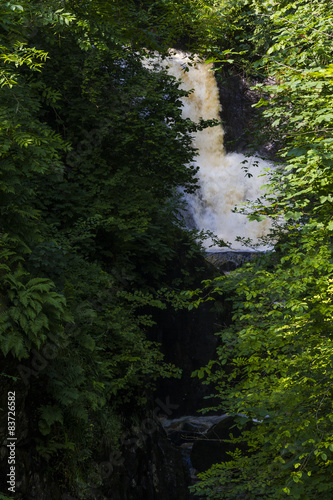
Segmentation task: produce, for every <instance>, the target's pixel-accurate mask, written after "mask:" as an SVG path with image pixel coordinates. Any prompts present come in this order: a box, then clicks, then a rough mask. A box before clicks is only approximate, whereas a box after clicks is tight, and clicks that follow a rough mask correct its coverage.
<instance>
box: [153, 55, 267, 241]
mask: <svg viewBox="0 0 333 500" xmlns="http://www.w3.org/2000/svg"><path fill="white" fill-rule="evenodd" d="M162 64H163V65H164V66H166V67H167V68H168V73H169V74H171V75H173V76H175V77H176V78H178V79H180V80H181V88H183V89H184V90H188V91H189V90H194V92H192V93H191V94H190V95H189V97H187V98H184V99H183V111H182V113H183V117H184V118H190V119H191V120H192V121H194V122H198V121H199V119H200V118H203V119H205V120H207V119H216V120H220V111H221V104H220V100H219V92H218V87H217V83H216V80H215V76H214V71H211V70H212V64H205V63H200V62H198V63H196V64H193V59H192V60H191V59H190V57H189V56H187V55H186V54H184V53H182V52H179V51H172V55H171V56H170V57H169V58H168V59H167V60H165V61H164V62H163V63H162ZM222 105H223V103H222ZM193 143H194V146H195V147H196V148H197V149H198V153H199V156H197V157H196V163H197V165H198V166H199V167H200V169H199V172H198V177H199V185H200V190H199V192H198V193H197V194H194V195H189V194H187V195H185V197H186V202H187V205H188V211H189V212H190V215H191V218H192V219H193V221H194V223H195V226H196V228H197V229H199V230H205V231H206V230H209V231H212V232H213V233H214V234H215V235H216V236H217V237H218V239H222V240H224V241H225V242H230V243H231V249H232V250H246V248H244V246H243V247H242V246H241V244H240V243H239V242H237V241H236V238H237V236H239V237H242V238H251V239H252V241H253V243H254V244H258V239H259V238H260V237H261V236H264V235H265V234H267V233H268V230H269V222H268V221H267V220H266V221H262V222H257V221H253V222H250V221H249V220H248V218H247V217H246V216H245V215H242V214H241V213H235V212H233V209H234V208H235V206H236V205H238V206H240V205H241V204H243V203H245V202H247V201H255V200H256V199H257V198H258V197H259V196H260V195H262V194H263V191H261V190H260V188H261V186H262V185H263V184H264V183H265V182H267V177H266V174H265V172H264V170H266V169H267V168H269V166H270V164H269V163H268V162H265V161H263V160H260V159H259V158H256V157H251V158H247V157H245V156H244V155H242V154H237V153H232V154H226V152H225V150H224V146H223V128H222V126H221V125H217V126H215V127H211V128H207V129H205V130H203V131H199V132H197V133H196V134H194V135H193ZM244 162H245V163H244ZM244 165H246V168H247V169H248V173H250V174H251V175H252V177H249V176H247V175H246V172H245V171H244ZM242 167H243V168H242ZM265 177H266V179H265ZM206 245H207V249H208V247H209V246H210V250H219V251H221V249H220V248H218V247H216V246H215V247H214V245H213V246H212V242H211V241H210V240H207V241H206ZM265 248H266V247H264V246H258V247H257V250H263V249H265Z"/></svg>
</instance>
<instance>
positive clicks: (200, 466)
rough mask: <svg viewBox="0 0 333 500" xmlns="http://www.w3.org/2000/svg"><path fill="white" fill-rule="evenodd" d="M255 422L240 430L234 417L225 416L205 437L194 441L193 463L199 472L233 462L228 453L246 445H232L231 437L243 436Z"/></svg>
mask: <svg viewBox="0 0 333 500" xmlns="http://www.w3.org/2000/svg"><path fill="white" fill-rule="evenodd" d="M252 425H254V424H253V422H252V421H250V420H249V421H248V422H247V424H246V425H245V426H244V427H243V429H242V430H240V429H239V428H238V427H237V426H236V425H235V419H234V417H231V416H228V415H225V416H224V418H222V419H221V421H220V422H219V423H218V424H216V425H214V426H212V427H211V428H210V429H209V430H208V431H207V432H206V433H205V434H204V435H203V436H201V437H200V438H199V439H197V440H196V441H194V443H193V447H192V451H191V462H192V465H193V467H194V468H195V469H196V470H197V471H198V472H203V471H205V470H207V469H209V468H210V467H211V466H212V465H213V464H216V463H220V462H227V461H229V460H231V457H230V455H229V454H228V452H230V451H235V449H236V448H240V449H245V448H246V443H242V442H241V443H237V444H236V445H235V444H232V443H230V442H229V440H230V436H231V435H233V436H234V437H239V436H241V433H242V431H244V430H248V429H250V428H251V427H252Z"/></svg>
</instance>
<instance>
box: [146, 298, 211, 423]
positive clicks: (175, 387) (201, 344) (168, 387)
mask: <svg viewBox="0 0 333 500" xmlns="http://www.w3.org/2000/svg"><path fill="white" fill-rule="evenodd" d="M218 321H219V318H218V316H217V314H216V313H215V312H214V311H212V310H211V305H207V306H205V305H204V306H203V307H200V308H199V309H198V310H192V311H183V310H182V311H178V312H175V311H172V310H165V311H161V313H160V314H159V318H158V320H157V323H158V328H157V329H156V332H155V337H152V338H153V339H154V340H157V341H158V342H160V343H161V350H162V352H163V353H164V355H165V361H167V362H168V363H173V364H174V365H176V366H178V367H180V368H181V369H182V377H181V379H170V380H162V381H161V382H160V383H159V387H158V394H159V397H161V398H162V399H164V398H166V397H169V398H170V400H171V402H172V403H173V404H175V405H178V408H177V409H175V410H174V411H173V413H172V418H177V417H181V416H184V415H194V414H195V413H196V411H197V410H199V409H201V408H203V407H205V406H207V401H205V400H204V397H205V396H207V395H209V394H211V392H212V388H211V387H209V386H207V385H202V383H201V381H200V380H199V379H198V378H197V377H192V376H191V374H192V372H193V371H195V370H198V369H199V368H201V367H202V366H204V365H206V364H207V363H208V361H209V360H210V359H213V358H214V356H215V352H216V346H217V342H218V339H217V337H216V336H215V335H214V333H215V332H216V331H217V329H218V327H217V325H216V324H217V323H218Z"/></svg>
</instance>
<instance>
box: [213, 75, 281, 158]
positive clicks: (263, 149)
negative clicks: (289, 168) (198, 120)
mask: <svg viewBox="0 0 333 500" xmlns="http://www.w3.org/2000/svg"><path fill="white" fill-rule="evenodd" d="M217 83H218V87H219V92H220V102H221V105H222V112H221V119H222V122H223V129H224V147H225V149H226V151H227V153H229V152H233V151H236V152H238V153H246V152H248V151H249V149H250V145H251V144H253V143H254V142H255V139H256V137H255V127H254V121H255V118H256V116H258V114H259V113H260V111H259V110H258V109H256V108H253V107H252V106H253V104H255V103H256V102H258V101H259V99H260V96H259V94H258V93H257V92H256V91H254V90H251V87H252V86H254V85H255V84H256V83H257V82H254V81H253V82H252V81H248V80H247V79H246V78H244V77H243V76H241V75H239V74H238V73H237V72H236V70H235V69H232V68H231V67H229V68H228V69H222V71H218V72H217ZM267 83H272V82H267ZM259 142H260V146H259V147H258V146H256V151H257V152H259V153H260V154H263V155H264V156H265V157H267V158H268V159H274V158H275V155H276V153H277V150H278V144H275V143H271V142H267V141H265V139H264V137H263V131H262V130H261V131H260V141H259Z"/></svg>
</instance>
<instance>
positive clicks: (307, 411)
mask: <svg viewBox="0 0 333 500" xmlns="http://www.w3.org/2000/svg"><path fill="white" fill-rule="evenodd" d="M253 9H254V10H255V12H256V15H257V16H258V17H259V18H260V19H267V30H268V32H269V33H270V36H271V42H270V46H269V47H268V48H267V53H266V54H263V57H262V60H261V62H260V63H259V62H258V63H255V65H256V66H257V67H258V68H260V67H261V68H262V70H263V71H266V74H267V77H269V78H270V82H271V83H270V84H269V85H267V84H266V85H264V84H260V85H258V86H257V89H259V90H261V91H262V93H263V94H262V99H261V101H260V102H259V103H258V106H264V107H265V108H264V109H265V111H264V115H265V117H266V119H267V120H268V121H269V123H270V130H271V134H272V139H274V138H275V139H279V140H280V141H282V143H283V148H282V149H281V150H280V152H279V154H280V157H281V161H282V162H283V163H284V164H283V166H281V167H279V168H277V169H276V170H275V172H274V175H273V178H272V181H271V183H270V193H269V195H267V196H266V197H265V200H264V203H263V204H260V205H258V206H257V211H256V213H255V214H254V215H252V217H251V218H252V219H260V218H262V217H263V214H264V215H265V216H268V217H270V218H271V220H272V221H273V223H274V222H275V225H274V226H273V227H274V230H273V231H272V235H271V236H272V240H273V244H274V250H273V251H270V252H268V253H267V254H266V255H263V256H261V257H258V259H256V260H255V261H253V262H252V263H250V264H247V265H245V266H243V267H242V268H241V269H239V270H237V271H235V272H233V273H231V274H230V275H229V276H225V277H221V278H219V279H218V280H216V281H215V282H212V283H209V284H208V285H207V286H209V287H212V288H210V289H209V288H208V289H207V291H208V292H209V290H211V293H213V295H214V294H216V293H217V294H222V295H223V296H224V297H225V298H226V299H227V300H231V301H232V306H233V322H232V324H231V325H230V327H228V328H225V329H222V330H221V332H220V333H219V334H218V335H219V337H220V340H221V343H220V347H219V348H218V350H217V355H218V357H217V360H216V361H212V362H211V363H210V364H209V365H208V366H207V367H203V368H202V369H201V370H199V371H198V375H199V376H200V377H203V378H205V382H207V383H208V382H213V383H214V384H215V387H216V394H217V396H218V397H219V398H220V401H221V402H220V404H219V405H218V408H219V409H220V410H223V411H226V412H228V413H230V414H231V415H235V416H237V415H238V416H239V426H240V427H241V426H242V424H244V421H246V420H248V419H253V420H254V421H255V422H257V423H256V424H255V425H254V426H253V428H252V429H251V430H250V431H248V430H246V431H244V432H243V434H242V440H243V441H246V442H247V445H248V451H247V452H246V451H239V453H236V454H233V455H232V454H231V456H230V461H229V462H226V463H224V464H216V465H215V466H213V467H212V468H211V469H210V470H209V471H206V472H205V473H203V474H201V475H200V478H201V481H200V482H199V484H198V485H196V486H195V487H193V490H194V491H195V494H196V495H198V496H202V495H205V496H206V497H207V498H225V499H227V498H228V499H233V498H235V496H237V495H245V496H246V498H249V499H250V498H253V499H257V498H265V499H267V498H272V499H273V498H285V497H288V496H289V497H291V498H295V499H296V498H299V499H314V498H323V499H324V498H328V497H330V496H332V493H333V492H332V484H331V481H330V475H331V473H332V472H331V468H332V455H331V453H332V450H333V443H332V418H333V417H332V404H331V400H332V394H331V387H332V359H333V358H332V354H333V351H332V346H331V345H330V343H331V316H332V279H333V268H332V234H331V233H332V227H333V226H332V222H331V218H332V215H331V185H332V168H331V163H332V151H331V144H332V138H331V128H332V127H331V124H332V118H333V115H332V112H331V107H332V106H331V104H332V84H331V67H330V65H329V62H330V60H331V55H332V54H331V52H332V44H331V38H332V36H333V33H332V29H331V22H332V17H333V12H332V8H331V5H330V4H329V3H328V2H325V1H323V0H318V1H315V2H310V1H302V2H298V3H297V4H296V3H292V2H281V3H279V4H276V3H273V2H270V1H267V2H260V3H259V2H254V3H253ZM272 82H273V83H272ZM199 302H200V299H198V298H196V303H199ZM244 417H246V418H245V419H244Z"/></svg>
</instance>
